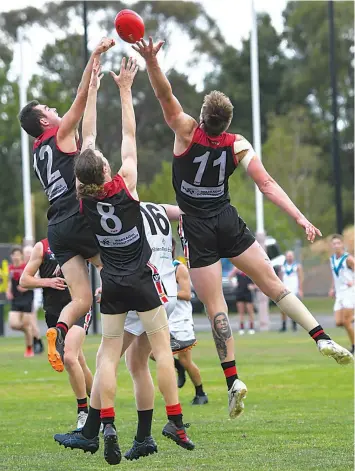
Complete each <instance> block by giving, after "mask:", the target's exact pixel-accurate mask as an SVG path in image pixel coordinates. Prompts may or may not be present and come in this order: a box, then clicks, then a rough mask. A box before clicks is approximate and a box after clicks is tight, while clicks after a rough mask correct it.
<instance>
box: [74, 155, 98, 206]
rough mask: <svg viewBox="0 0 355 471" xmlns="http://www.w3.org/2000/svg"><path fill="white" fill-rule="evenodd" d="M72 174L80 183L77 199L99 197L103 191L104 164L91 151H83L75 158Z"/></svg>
mask: <svg viewBox="0 0 355 471" xmlns="http://www.w3.org/2000/svg"><path fill="white" fill-rule="evenodd" d="M74 173H75V176H76V178H77V179H78V180H79V181H80V185H79V188H78V189H77V196H78V198H85V197H95V196H100V195H101V194H102V193H103V191H104V182H105V177H104V162H103V160H102V159H101V157H98V156H97V155H96V154H95V151H94V150H93V149H85V150H84V151H83V152H82V153H81V154H80V155H78V157H76V158H75V164H74Z"/></svg>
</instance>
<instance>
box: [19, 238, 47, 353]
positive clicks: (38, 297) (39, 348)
mask: <svg viewBox="0 0 355 471" xmlns="http://www.w3.org/2000/svg"><path fill="white" fill-rule="evenodd" d="M32 250H33V247H32V245H26V246H25V247H24V248H23V260H24V262H25V264H26V265H27V263H28V262H29V260H30V258H31V253H32ZM41 306H42V289H41V288H37V289H35V290H33V305H32V316H31V322H32V334H33V351H34V353H35V354H39V353H42V352H43V350H44V348H43V343H42V339H41V332H40V330H39V326H38V317H37V313H38V310H39V308H40V307H41Z"/></svg>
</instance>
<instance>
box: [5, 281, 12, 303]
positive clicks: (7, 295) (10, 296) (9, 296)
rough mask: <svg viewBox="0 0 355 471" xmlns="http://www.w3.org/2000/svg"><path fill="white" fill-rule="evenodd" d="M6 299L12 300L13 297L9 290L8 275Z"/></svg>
mask: <svg viewBox="0 0 355 471" xmlns="http://www.w3.org/2000/svg"><path fill="white" fill-rule="evenodd" d="M6 299H7V300H8V301H12V300H13V299H14V295H13V294H12V290H11V277H10V276H9V280H8V282H7V289H6Z"/></svg>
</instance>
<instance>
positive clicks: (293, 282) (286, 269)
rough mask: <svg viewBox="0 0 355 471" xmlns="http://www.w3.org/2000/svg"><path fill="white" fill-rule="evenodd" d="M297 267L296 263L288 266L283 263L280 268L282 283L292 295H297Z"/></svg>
mask: <svg viewBox="0 0 355 471" xmlns="http://www.w3.org/2000/svg"><path fill="white" fill-rule="evenodd" d="M297 267H298V264H297V263H292V264H291V265H290V264H288V263H286V262H285V263H284V264H283V266H282V268H281V270H282V274H283V283H284V285H285V286H286V288H288V289H289V290H290V291H291V293H293V294H297V293H298V290H299V282H298V273H297Z"/></svg>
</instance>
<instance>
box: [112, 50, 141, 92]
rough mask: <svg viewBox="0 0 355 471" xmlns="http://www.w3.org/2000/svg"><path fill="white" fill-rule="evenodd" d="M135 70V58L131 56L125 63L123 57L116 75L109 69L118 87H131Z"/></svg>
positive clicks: (136, 70) (136, 69) (136, 68)
mask: <svg viewBox="0 0 355 471" xmlns="http://www.w3.org/2000/svg"><path fill="white" fill-rule="evenodd" d="M137 72H138V66H137V61H136V59H132V57H130V58H129V59H128V62H127V65H126V58H125V57H124V58H123V59H122V62H121V69H120V73H119V74H118V75H116V74H115V73H114V72H112V70H111V72H110V74H111V77H112V78H113V80H114V81H115V83H116V85H117V86H118V87H119V88H131V87H132V83H133V80H134V77H135V76H136V74H137Z"/></svg>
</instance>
